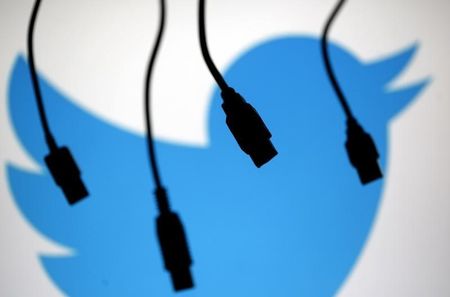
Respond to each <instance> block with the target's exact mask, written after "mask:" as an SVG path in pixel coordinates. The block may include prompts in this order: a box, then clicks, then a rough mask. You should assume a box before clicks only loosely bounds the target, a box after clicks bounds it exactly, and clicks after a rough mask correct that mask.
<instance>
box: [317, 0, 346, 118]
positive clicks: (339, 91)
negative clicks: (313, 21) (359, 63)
mask: <svg viewBox="0 0 450 297" xmlns="http://www.w3.org/2000/svg"><path fill="white" fill-rule="evenodd" d="M344 2H345V0H340V1H339V2H338V4H337V5H336V7H335V8H334V10H333V12H332V13H331V15H330V17H329V18H328V20H327V23H326V25H325V29H324V30H323V33H322V39H321V43H320V44H321V49H322V57H323V60H324V62H325V69H326V72H327V75H328V77H329V79H330V81H331V84H332V85H333V89H334V91H335V92H336V95H337V97H338V99H339V103H340V104H341V106H342V108H343V109H344V112H345V115H346V116H347V119H354V117H353V113H352V111H351V109H350V106H349V105H348V103H347V100H346V99H345V96H344V92H343V91H342V89H341V87H340V85H339V83H338V81H337V78H336V74H335V73H334V71H333V67H332V66H331V62H330V54H329V52H328V32H329V30H330V28H331V25H332V23H333V21H334V19H335V18H336V16H337V14H338V13H339V11H340V9H341V7H342V6H343V4H344Z"/></svg>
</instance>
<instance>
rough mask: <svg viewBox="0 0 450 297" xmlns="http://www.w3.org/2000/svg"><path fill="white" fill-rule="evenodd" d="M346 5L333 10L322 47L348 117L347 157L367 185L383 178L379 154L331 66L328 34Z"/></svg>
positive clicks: (340, 4) (338, 95)
mask: <svg viewBox="0 0 450 297" xmlns="http://www.w3.org/2000/svg"><path fill="white" fill-rule="evenodd" d="M344 3H345V0H340V1H339V2H338V3H337V4H336V6H335V8H334V9H333V12H332V13H331V15H330V17H329V18H328V20H327V23H326V25H325V28H324V30H323V34H322V39H321V43H320V45H321V49H322V57H323V60H324V62H325V69H326V72H327V75H328V77H329V79H330V81H331V84H332V86H333V89H334V91H335V93H336V95H337V97H338V99H339V102H340V104H341V106H342V108H343V109H344V113H345V115H346V117H347V140H346V142H345V148H346V150H347V155H348V158H349V161H350V163H351V164H352V166H353V167H355V169H356V171H357V173H358V176H359V179H360V181H361V183H362V184H363V185H365V184H368V183H371V182H373V181H375V180H378V179H380V178H382V177H383V173H382V172H381V168H380V166H379V164H378V158H379V154H378V151H377V148H376V145H375V142H374V141H373V139H372V136H370V134H369V133H367V132H366V131H364V129H363V127H362V126H361V125H360V124H359V123H358V121H357V120H356V118H355V117H354V116H353V113H352V111H351V109H350V106H349V105H348V103H347V100H346V99H345V96H344V92H343V91H342V89H341V87H340V85H339V83H338V81H337V78H336V74H335V73H334V71H333V68H332V66H331V62H330V55H329V52H328V32H329V30H330V28H331V25H332V24H333V21H334V19H335V18H336V16H337V15H338V13H339V11H340V9H341V8H342V6H343V5H344Z"/></svg>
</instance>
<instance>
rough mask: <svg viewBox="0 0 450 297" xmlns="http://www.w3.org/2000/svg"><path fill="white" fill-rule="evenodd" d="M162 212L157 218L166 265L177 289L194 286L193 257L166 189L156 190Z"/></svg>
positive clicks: (160, 243) (159, 237)
mask: <svg viewBox="0 0 450 297" xmlns="http://www.w3.org/2000/svg"><path fill="white" fill-rule="evenodd" d="M156 196H157V197H156V199H157V201H158V207H159V209H160V214H159V216H158V218H157V219H156V228H157V234H158V240H159V245H160V248H161V252H162V255H163V259H164V267H165V268H166V270H167V271H169V273H170V276H171V278H172V285H173V288H174V290H175V291H181V290H186V289H190V288H193V287H194V282H193V279H192V274H191V270H190V266H191V264H192V258H191V255H190V252H189V247H188V243H187V239H186V234H185V232H184V228H183V224H182V223H181V220H180V218H179V217H178V215H177V214H176V213H175V212H173V211H171V210H170V209H169V204H168V202H167V201H168V198H167V194H166V191H165V190H164V189H163V188H160V189H157V190H156Z"/></svg>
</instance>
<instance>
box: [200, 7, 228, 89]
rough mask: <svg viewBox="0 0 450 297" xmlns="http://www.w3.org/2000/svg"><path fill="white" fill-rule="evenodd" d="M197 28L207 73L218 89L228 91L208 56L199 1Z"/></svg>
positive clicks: (203, 18) (203, 11) (203, 20)
mask: <svg viewBox="0 0 450 297" xmlns="http://www.w3.org/2000/svg"><path fill="white" fill-rule="evenodd" d="M198 26H199V36H200V48H201V50H202V55H203V59H204V60H205V63H206V66H208V68H209V71H210V72H211V74H212V76H213V77H214V79H215V80H216V82H217V84H218V85H219V87H220V89H221V90H222V91H223V90H226V89H228V88H229V87H228V84H227V83H226V81H225V79H224V78H223V76H222V75H221V74H220V72H219V70H218V69H217V67H216V65H215V64H214V62H213V60H212V59H211V55H210V54H209V50H208V44H207V41H206V32H205V27H206V26H205V0H200V1H199V11H198Z"/></svg>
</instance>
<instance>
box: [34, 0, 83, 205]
mask: <svg viewBox="0 0 450 297" xmlns="http://www.w3.org/2000/svg"><path fill="white" fill-rule="evenodd" d="M40 4H41V1H40V0H37V1H36V2H35V3H34V6H33V11H32V13H31V18H30V22H29V27H28V36H27V37H28V38H27V47H28V59H29V63H28V65H29V67H30V75H31V81H32V84H33V91H34V95H35V99H36V104H37V107H38V112H39V119H40V122H41V125H42V128H43V130H44V137H45V141H46V143H47V146H48V148H49V150H50V153H49V154H48V155H47V156H46V157H45V158H44V160H45V163H46V164H47V167H48V169H49V171H50V173H51V175H52V177H53V179H54V181H55V182H56V184H57V185H58V186H59V187H61V189H62V191H63V193H64V195H65V197H66V199H67V201H68V202H69V204H70V205H73V204H75V203H76V202H78V201H80V200H82V199H83V198H85V197H87V196H88V195H89V193H88V191H87V189H86V187H85V185H84V183H83V181H82V179H81V172H80V169H79V168H78V166H77V164H76V162H75V159H74V158H73V156H72V154H71V152H70V151H69V149H68V148H67V147H65V146H63V147H58V145H57V143H56V140H55V138H54V137H53V134H52V133H51V131H50V126H49V124H48V120H47V115H46V113H45V108H44V102H43V100H42V94H41V90H40V88H39V79H38V76H37V73H36V66H35V63H34V50H33V35H34V27H35V23H36V18H37V14H38V11H39V6H40Z"/></svg>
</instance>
